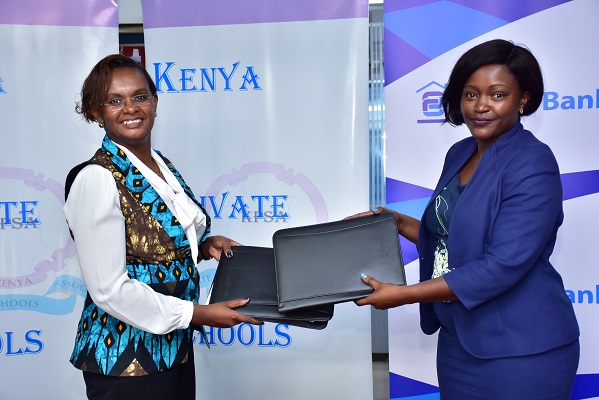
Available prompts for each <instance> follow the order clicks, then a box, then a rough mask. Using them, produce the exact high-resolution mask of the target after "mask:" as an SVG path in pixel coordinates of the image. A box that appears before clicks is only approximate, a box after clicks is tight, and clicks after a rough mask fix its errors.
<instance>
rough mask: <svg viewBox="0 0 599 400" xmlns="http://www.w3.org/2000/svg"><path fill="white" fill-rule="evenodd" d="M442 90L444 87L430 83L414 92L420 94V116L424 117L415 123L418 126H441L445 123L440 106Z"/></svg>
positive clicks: (441, 106) (433, 82)
mask: <svg viewBox="0 0 599 400" xmlns="http://www.w3.org/2000/svg"><path fill="white" fill-rule="evenodd" d="M444 90H445V85H441V84H440V83H437V82H435V81H432V82H430V83H427V84H426V85H425V86H423V87H421V88H420V89H418V90H417V91H416V93H420V94H421V101H422V116H423V117H424V118H423V119H418V120H417V121H416V122H417V123H418V124H435V123H436V124H441V123H443V122H444V121H445V116H444V114H443V105H442V104H441V98H442V97H443V91H444Z"/></svg>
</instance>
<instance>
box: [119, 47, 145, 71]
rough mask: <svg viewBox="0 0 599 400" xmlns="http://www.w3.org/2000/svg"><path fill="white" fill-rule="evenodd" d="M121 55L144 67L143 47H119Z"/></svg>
mask: <svg viewBox="0 0 599 400" xmlns="http://www.w3.org/2000/svg"><path fill="white" fill-rule="evenodd" d="M121 54H122V55H124V56H127V57H131V58H133V59H134V60H135V61H137V62H138V63H140V64H141V66H142V67H144V68H145V67H146V50H145V47H144V46H143V45H133V46H127V45H124V46H121Z"/></svg>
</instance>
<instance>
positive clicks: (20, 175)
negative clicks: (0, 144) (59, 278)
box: [0, 168, 75, 288]
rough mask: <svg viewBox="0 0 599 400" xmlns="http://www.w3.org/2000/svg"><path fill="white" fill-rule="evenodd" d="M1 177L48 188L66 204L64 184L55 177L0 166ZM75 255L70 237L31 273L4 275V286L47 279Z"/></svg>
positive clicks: (21, 284)
mask: <svg viewBox="0 0 599 400" xmlns="http://www.w3.org/2000/svg"><path fill="white" fill-rule="evenodd" d="M0 179H17V180H21V181H23V183H24V184H25V185H26V186H29V187H31V188H33V189H35V190H38V191H40V192H41V191H44V190H47V191H49V192H50V193H52V194H53V195H54V196H56V198H57V199H58V201H59V202H60V203H61V204H62V205H64V200H63V197H64V186H62V185H61V184H60V183H58V182H56V181H55V180H54V179H50V178H48V179H44V175H43V174H37V175H36V174H35V173H34V172H33V171H31V170H28V169H22V168H0ZM74 255H75V244H74V243H73V240H72V239H70V238H69V239H68V241H67V243H66V245H65V246H64V247H63V248H59V249H56V250H54V251H53V252H52V257H51V259H49V260H42V261H40V262H38V263H37V264H36V265H35V267H34V272H32V273H30V274H25V275H20V276H15V277H3V276H0V280H1V281H7V282H8V284H6V285H5V287H4V288H13V287H14V288H23V287H27V286H34V285H37V284H38V283H41V282H43V281H45V280H46V278H47V277H48V273H49V272H50V271H55V272H58V271H60V270H62V269H63V268H64V262H65V260H67V259H69V258H71V257H73V256H74Z"/></svg>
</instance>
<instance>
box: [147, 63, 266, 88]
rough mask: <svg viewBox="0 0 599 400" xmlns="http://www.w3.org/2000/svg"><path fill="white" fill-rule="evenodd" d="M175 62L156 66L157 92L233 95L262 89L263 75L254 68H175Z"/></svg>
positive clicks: (238, 66) (236, 64)
mask: <svg viewBox="0 0 599 400" xmlns="http://www.w3.org/2000/svg"><path fill="white" fill-rule="evenodd" d="M175 65H176V63H175V62H174V61H167V62H164V63H162V62H158V63H154V82H156V88H157V92H158V93H189V92H200V93H202V92H203V93H207V92H216V91H223V92H231V91H241V92H243V91H248V90H262V87H261V86H260V82H259V81H260V76H259V75H258V73H257V72H256V71H255V69H254V67H253V66H249V65H248V66H241V61H237V62H234V63H232V64H231V65H230V66H217V67H201V68H195V67H192V68H176V67H175Z"/></svg>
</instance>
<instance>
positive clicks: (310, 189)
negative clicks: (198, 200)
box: [206, 162, 329, 223]
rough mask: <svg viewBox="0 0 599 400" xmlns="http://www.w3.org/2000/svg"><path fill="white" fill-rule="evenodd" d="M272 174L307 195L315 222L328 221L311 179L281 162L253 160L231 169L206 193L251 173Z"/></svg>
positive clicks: (231, 183) (235, 183)
mask: <svg viewBox="0 0 599 400" xmlns="http://www.w3.org/2000/svg"><path fill="white" fill-rule="evenodd" d="M260 173H262V174H272V175H274V176H275V178H277V179H278V180H280V181H282V182H284V183H286V184H287V185H290V186H292V185H298V186H299V187H300V188H301V189H302V190H303V191H304V193H306V195H307V196H308V198H309V199H310V201H311V202H312V206H313V207H314V211H315V212H316V223H322V222H328V221H329V216H328V211H327V206H326V203H325V201H324V198H323V197H322V195H321V194H320V192H319V191H318V188H317V187H316V185H314V183H312V181H310V180H309V179H308V178H306V176H305V175H303V174H301V173H297V174H295V175H294V174H293V168H289V169H285V166H283V165H281V164H275V163H269V162H254V163H250V164H245V165H243V166H241V168H240V169H239V170H237V169H232V170H231V173H230V174H229V175H226V174H224V175H221V176H219V177H218V178H216V180H215V181H214V182H213V183H212V185H210V187H209V188H208V190H207V191H206V194H207V195H215V194H218V193H220V192H221V191H222V190H223V189H224V188H225V187H227V186H237V185H238V184H240V183H241V182H244V181H246V180H247V178H248V176H249V175H251V174H260Z"/></svg>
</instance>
